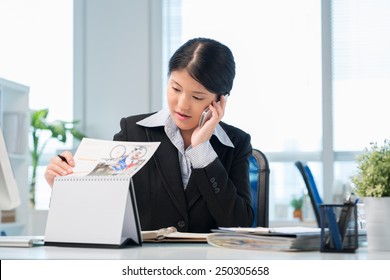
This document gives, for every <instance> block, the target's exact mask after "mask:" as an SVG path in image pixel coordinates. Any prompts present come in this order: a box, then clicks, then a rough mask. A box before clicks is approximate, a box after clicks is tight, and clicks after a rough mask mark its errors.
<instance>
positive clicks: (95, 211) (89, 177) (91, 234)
mask: <svg viewBox="0 0 390 280" xmlns="http://www.w3.org/2000/svg"><path fill="white" fill-rule="evenodd" d="M159 144H160V143H159V142H145V143H143V142H142V143H141V142H125V141H108V140H99V139H92V138H83V140H82V141H81V143H80V145H79V147H78V148H77V151H76V153H75V155H74V160H75V167H74V168H73V174H70V175H68V176H58V177H56V178H55V180H54V185H53V188H52V195H51V199H50V208H49V215H48V218H47V223H46V231H45V245H48V246H72V247H104V248H107V247H109V248H120V247H123V246H125V245H128V244H130V245H138V246H140V245H141V243H142V237H141V227H140V222H139V215H138V209H137V204H136V198H135V193H134V186H133V180H132V176H134V175H135V174H136V173H137V172H138V171H139V170H140V169H141V168H142V167H143V166H144V165H145V164H146V163H147V162H148V160H149V159H150V158H151V157H152V155H153V153H154V152H155V151H156V150H157V148H158V146H159ZM60 158H61V157H60ZM62 160H63V159H62Z"/></svg>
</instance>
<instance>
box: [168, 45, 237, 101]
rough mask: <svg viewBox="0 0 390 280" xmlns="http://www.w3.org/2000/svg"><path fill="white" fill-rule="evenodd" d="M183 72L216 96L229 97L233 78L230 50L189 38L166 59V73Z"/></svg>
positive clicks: (234, 72) (232, 59) (233, 66)
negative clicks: (167, 62)
mask: <svg viewBox="0 0 390 280" xmlns="http://www.w3.org/2000/svg"><path fill="white" fill-rule="evenodd" d="M182 69H186V70H187V71H188V73H189V74H190V76H191V77H192V78H194V79H195V80H196V81H198V82H199V83H201V84H202V85H203V86H204V87H205V88H206V89H207V90H208V91H210V92H212V93H215V94H217V95H229V94H230V90H231V89H232V87H233V80H234V76H235V75H236V70H235V69H236V65H235V62H234V57H233V54H232V52H231V51H230V49H229V48H228V47H227V46H225V45H223V44H222V43H220V42H218V41H215V40H213V39H207V38H194V39H191V40H189V41H187V42H186V43H185V44H184V45H182V46H181V47H180V48H179V49H177V50H176V52H175V53H174V54H173V56H172V57H171V59H170V60H169V69H168V74H169V75H170V74H171V73H172V72H173V71H176V70H182Z"/></svg>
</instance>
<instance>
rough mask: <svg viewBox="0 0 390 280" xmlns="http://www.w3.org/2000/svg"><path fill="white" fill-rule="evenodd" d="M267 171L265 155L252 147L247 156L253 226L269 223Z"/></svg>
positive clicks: (268, 171)
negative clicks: (250, 153)
mask: <svg viewBox="0 0 390 280" xmlns="http://www.w3.org/2000/svg"><path fill="white" fill-rule="evenodd" d="M269 173H270V169H269V164H268V160H267V157H266V156H265V155H264V154H263V153H262V152H261V151H259V150H257V149H253V151H252V155H251V156H250V158H249V181H250V186H251V194H252V206H253V210H254V213H255V216H254V221H253V225H252V226H253V227H268V225H269V223H268V216H269Z"/></svg>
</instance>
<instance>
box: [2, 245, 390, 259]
mask: <svg viewBox="0 0 390 280" xmlns="http://www.w3.org/2000/svg"><path fill="white" fill-rule="evenodd" d="M0 259H1V260H6V259H9V260H20V259H24V260H46V259H56V260H83V259H90V260H100V259H105V260H154V259H157V260H368V259H373V260H390V252H368V251H367V247H361V248H359V249H358V250H357V251H356V253H353V254H351V253H321V252H319V251H315V252H274V251H272V252H270V251H251V250H237V249H224V248H216V247H213V246H211V245H208V244H189V243H182V244H179V243H159V244H151V243H147V244H143V246H141V247H128V248H122V249H96V248H65V247H49V246H38V247H33V248H4V247H3V248H0Z"/></svg>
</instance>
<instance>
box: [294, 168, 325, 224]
mask: <svg viewBox="0 0 390 280" xmlns="http://www.w3.org/2000/svg"><path fill="white" fill-rule="evenodd" d="M295 166H296V167H297V168H298V170H299V172H300V173H301V175H302V178H303V181H304V182H305V185H306V188H307V192H308V194H309V197H310V201H311V205H312V206H313V210H314V214H315V217H316V221H317V226H318V227H321V216H320V205H321V204H322V198H321V196H320V194H319V192H318V189H317V184H316V182H315V180H314V177H313V174H312V173H311V170H310V168H309V166H308V165H307V164H306V163H305V162H302V161H296V162H295Z"/></svg>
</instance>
